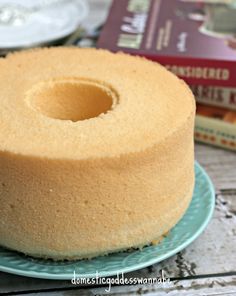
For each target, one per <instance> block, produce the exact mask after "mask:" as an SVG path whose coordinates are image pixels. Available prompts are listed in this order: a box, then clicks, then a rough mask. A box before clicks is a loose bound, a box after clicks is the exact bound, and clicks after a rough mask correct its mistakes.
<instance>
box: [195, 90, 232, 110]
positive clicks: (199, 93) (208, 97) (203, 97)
mask: <svg viewBox="0 0 236 296" xmlns="http://www.w3.org/2000/svg"><path fill="white" fill-rule="evenodd" d="M190 88H191V90H192V92H193V94H194V96H195V98H196V101H197V102H198V103H202V104H206V105H211V106H218V107H224V108H227V109H229V110H236V88H230V87H217V86H211V85H190Z"/></svg>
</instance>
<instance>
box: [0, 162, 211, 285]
mask: <svg viewBox="0 0 236 296" xmlns="http://www.w3.org/2000/svg"><path fill="white" fill-rule="evenodd" d="M195 175H196V178H195V188H194V194H193V198H192V201H191V204H190V206H189V208H188V210H187V211H186V213H185V215H184V216H183V218H182V219H181V220H180V221H179V223H178V224H177V225H176V226H175V227H174V228H172V230H171V231H170V232H169V234H168V236H167V237H165V238H164V239H163V240H162V241H161V243H160V244H158V245H156V246H147V247H145V248H143V249H142V250H134V251H132V252H130V251H129V252H120V253H114V254H110V255H108V256H101V257H97V258H95V259H91V260H80V261H71V262H53V261H51V260H41V259H34V258H31V257H29V256H25V255H23V254H20V253H17V252H14V251H10V250H6V249H3V248H0V271H5V272H9V273H13V274H18V275H24V276H29V277H36V278H46V279H58V280H65V279H71V278H72V277H73V275H74V271H75V273H76V277H77V278H79V277H84V278H85V277H87V278H91V277H96V273H98V274H99V276H101V277H106V276H112V275H117V273H119V274H121V273H122V272H123V273H126V272H130V271H133V270H137V269H141V268H144V267H147V266H149V265H152V264H154V263H157V262H160V261H162V260H164V259H166V258H168V257H170V256H172V255H174V254H176V253H177V252H179V251H181V250H182V249H184V248H185V247H186V246H188V245H189V244H190V243H191V242H193V241H194V240H195V239H196V238H197V237H198V236H199V234H200V233H201V232H202V231H203V230H204V228H205V227H206V226H207V224H208V222H209V220H210V218H211V216H212V213H213V210H214V205H215V194H214V188H213V185H212V182H211V180H210V179H209V177H208V175H207V174H206V172H205V171H204V169H203V168H202V167H201V166H200V165H199V164H198V163H195Z"/></svg>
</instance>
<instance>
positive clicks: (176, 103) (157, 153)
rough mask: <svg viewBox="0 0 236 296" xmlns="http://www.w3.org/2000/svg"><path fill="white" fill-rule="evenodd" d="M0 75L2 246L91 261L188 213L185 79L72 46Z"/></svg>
mask: <svg viewBox="0 0 236 296" xmlns="http://www.w3.org/2000/svg"><path fill="white" fill-rule="evenodd" d="M32 65H33V66H32ZM0 74H2V77H5V79H2V80H0V99H1V102H2V104H1V106H0V118H1V121H0V128H1V133H0V180H1V186H0V203H1V207H0V217H1V220H0V245H3V246H6V247H8V248H12V249H16V250H18V251H21V252H24V253H27V254H30V255H33V256H39V257H48V258H53V259H55V260H57V259H65V258H72V259H76V258H88V257H91V256H95V255H100V254H106V253H109V252H113V251H118V250H123V249H127V248H130V247H135V246H141V245H145V244H147V243H149V242H151V241H153V240H155V239H157V238H158V237H161V236H162V235H163V234H164V233H166V232H167V231H168V230H169V229H170V228H171V227H173V226H174V225H175V224H176V223H177V221H178V220H179V219H180V218H181V217H182V215H183V213H184V212H185V210H186V208H187V206H188V204H189V202H190V200H191V196H192V190H193V184H194V151H193V125H194V115H195V103H194V98H193V96H192V94H191V92H190V90H189V89H188V87H187V86H186V85H185V83H184V82H183V81H181V80H179V79H178V78H177V77H175V76H174V75H173V74H171V73H170V72H168V71H167V70H165V69H164V68H163V67H162V66H160V65H159V64H157V63H153V62H150V61H147V60H145V59H143V58H138V57H132V56H129V55H125V54H122V53H119V54H112V53H110V52H108V51H104V50H94V49H77V48H51V49H39V50H33V51H25V52H22V53H17V54H13V55H10V56H8V57H7V58H6V59H0ZM78 93H79V94H80V95H81V97H86V98H87V101H89V102H90V103H89V104H88V105H86V104H85V103H84V102H83V101H81V102H78V98H77V95H78ZM68 94H69V95H68ZM91 94H92V95H91ZM67 95H68V100H70V104H71V106H73V108H68V106H67V105H66V104H65V102H64V97H65V96H66V98H67ZM94 97H96V98H97V99H96V100H97V101H96V102H95V101H93V100H94ZM47 98H49V100H48V101H47ZM79 99H80V98H79ZM47 102H49V103H47ZM83 104H85V105H83ZM91 105H93V106H96V107H94V108H90V107H91ZM75 106H76V108H75ZM65 108H67V109H66V111H65ZM76 110H84V111H83V112H82V111H81V112H82V113H81V112H80V111H79V112H77V111H76ZM85 110H86V111H85ZM103 110H104V112H106V114H104V113H101V112H102V111H103ZM100 113H101V114H100ZM99 114H100V115H99ZM86 117H88V118H89V117H92V118H90V119H86Z"/></svg>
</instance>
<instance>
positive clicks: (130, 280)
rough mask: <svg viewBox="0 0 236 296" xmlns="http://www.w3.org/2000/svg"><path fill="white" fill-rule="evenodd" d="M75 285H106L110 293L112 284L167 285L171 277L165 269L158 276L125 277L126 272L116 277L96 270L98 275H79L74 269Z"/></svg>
mask: <svg viewBox="0 0 236 296" xmlns="http://www.w3.org/2000/svg"><path fill="white" fill-rule="evenodd" d="M71 283H72V284H73V285H91V286H93V285H96V286H98V285H102V286H106V285H107V288H105V292H107V293H109V292H110V291H111V288H112V286H115V285H160V286H163V287H164V286H166V285H168V284H169V283H170V279H169V278H168V277H166V276H165V273H164V270H161V271H160V276H157V277H125V276H124V273H123V272H121V273H117V274H116V276H115V277H111V278H109V277H101V276H100V275H99V272H98V271H96V276H95V277H92V278H85V277H77V276H76V272H75V271H74V276H73V278H72V279H71Z"/></svg>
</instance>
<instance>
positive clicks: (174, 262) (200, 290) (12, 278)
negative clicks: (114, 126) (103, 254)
mask: <svg viewBox="0 0 236 296" xmlns="http://www.w3.org/2000/svg"><path fill="white" fill-rule="evenodd" d="M89 2H90V10H91V12H90V15H89V18H88V19H87V21H86V23H85V25H86V26H87V27H89V28H92V27H93V26H97V25H99V24H100V23H102V22H103V20H104V18H105V16H106V13H107V9H108V7H109V3H110V0H90V1H89ZM195 153H196V159H197V160H198V161H199V163H200V164H201V165H202V166H203V167H204V168H205V169H206V171H207V172H208V174H209V175H210V177H211V178H212V180H213V183H214V185H215V189H216V208H215V212H214V215H213V218H212V220H211V221H210V223H209V225H208V226H207V228H206V230H205V231H204V232H203V234H202V235H200V237H199V238H197V239H196V240H195V241H194V242H193V243H192V244H191V245H190V246H188V247H187V248H186V249H184V250H183V251H181V252H179V253H178V254H176V255H174V256H173V257H171V258H169V259H167V260H165V261H163V262H161V263H158V264H155V265H152V266H150V267H148V268H144V269H142V270H139V271H136V272H132V273H129V274H127V275H126V276H127V277H157V276H160V270H164V271H165V275H166V277H169V278H170V279H171V283H170V284H169V285H168V286H167V287H161V286H158V285H149V286H117V287H113V288H112V290H111V294H110V295H113V296H115V295H120V296H123V295H143V294H145V295H146V296H151V295H157V294H158V295H161V296H162V295H169V296H173V295H180V296H182V295H183V296H185V295H187V296H191V295H204V296H207V295H209V296H210V295H214V296H216V295H227V296H233V295H236V252H235V251H236V154H235V153H234V152H230V151H225V150H222V149H218V148H214V147H210V146H206V145H202V144H196V145H195ZM106 294H107V293H106V292H105V289H104V288H93V287H81V286H73V285H72V284H71V283H70V281H54V280H42V279H34V278H27V277H21V276H16V275H11V274H7V273H1V272H0V295H39V296H43V295H45V296H49V295H52V296H53V295H64V296H66V295H106Z"/></svg>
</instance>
